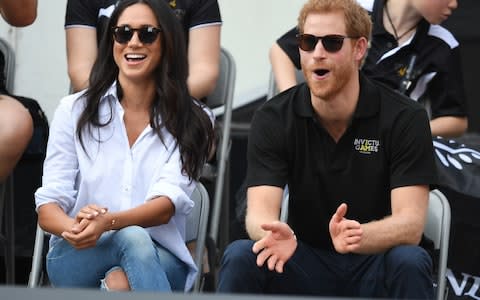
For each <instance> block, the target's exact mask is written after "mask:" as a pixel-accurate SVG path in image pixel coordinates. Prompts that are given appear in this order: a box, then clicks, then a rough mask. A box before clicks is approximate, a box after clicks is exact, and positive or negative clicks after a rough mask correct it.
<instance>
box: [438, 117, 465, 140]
mask: <svg viewBox="0 0 480 300" xmlns="http://www.w3.org/2000/svg"><path fill="white" fill-rule="evenodd" d="M430 128H431V130H432V136H441V137H458V136H461V135H462V134H464V133H465V132H466V131H467V128H468V119H467V117H451V116H445V117H438V118H435V119H433V120H431V121H430Z"/></svg>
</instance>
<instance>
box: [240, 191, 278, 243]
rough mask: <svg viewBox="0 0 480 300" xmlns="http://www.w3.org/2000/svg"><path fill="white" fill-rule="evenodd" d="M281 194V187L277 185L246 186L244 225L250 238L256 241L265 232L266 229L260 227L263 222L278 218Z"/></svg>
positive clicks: (270, 221) (266, 222) (267, 222)
mask: <svg viewBox="0 0 480 300" xmlns="http://www.w3.org/2000/svg"><path fill="white" fill-rule="evenodd" d="M282 196H283V189H282V188H279V187H274V186H256V187H250V188H248V190H247V215H246V217H245V227H246V229H247V233H248V236H249V237H250V238H251V239H252V240H254V241H258V240H260V239H261V238H263V237H264V236H265V235H266V234H267V231H265V230H263V229H262V228H261V226H262V225H263V224H269V223H272V222H275V221H278V220H279V218H280V206H281V199H282Z"/></svg>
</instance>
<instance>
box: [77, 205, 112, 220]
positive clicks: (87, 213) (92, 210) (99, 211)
mask: <svg viewBox="0 0 480 300" xmlns="http://www.w3.org/2000/svg"><path fill="white" fill-rule="evenodd" d="M105 213H107V208H106V207H100V206H98V205H96V204H89V205H87V206H85V207H83V208H82V209H81V210H80V211H79V212H78V213H77V216H76V218H77V220H78V221H80V220H81V219H89V220H92V219H94V218H95V217H97V216H98V215H103V214H105Z"/></svg>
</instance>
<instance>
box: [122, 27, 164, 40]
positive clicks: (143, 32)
mask: <svg viewBox="0 0 480 300" xmlns="http://www.w3.org/2000/svg"><path fill="white" fill-rule="evenodd" d="M135 31H136V32H137V35H138V39H139V40H140V42H142V44H151V43H153V42H155V40H156V39H157V36H158V33H159V32H160V31H162V30H161V29H159V28H156V27H153V26H142V27H140V28H132V27H130V26H128V25H122V26H117V27H113V38H114V39H115V41H117V43H120V44H126V43H128V42H129V41H130V40H131V39H132V37H133V33H134V32H135Z"/></svg>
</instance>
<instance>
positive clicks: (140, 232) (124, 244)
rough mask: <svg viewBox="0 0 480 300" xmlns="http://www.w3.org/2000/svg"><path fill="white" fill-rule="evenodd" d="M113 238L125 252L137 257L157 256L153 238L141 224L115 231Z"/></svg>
mask: <svg viewBox="0 0 480 300" xmlns="http://www.w3.org/2000/svg"><path fill="white" fill-rule="evenodd" d="M113 239H114V242H115V244H116V245H118V247H119V248H120V250H121V252H122V253H123V254H127V255H128V256H131V257H134V258H137V259H143V258H145V259H148V258H150V257H152V256H155V248H154V246H153V241H152V238H151V237H150V234H149V233H148V231H147V230H145V228H142V227H140V226H128V227H125V228H122V229H120V230H118V231H117V232H115V233H114V237H113Z"/></svg>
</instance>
